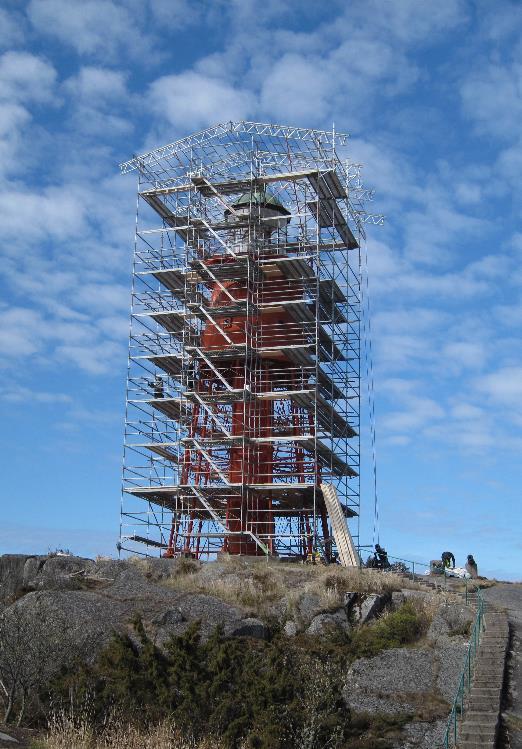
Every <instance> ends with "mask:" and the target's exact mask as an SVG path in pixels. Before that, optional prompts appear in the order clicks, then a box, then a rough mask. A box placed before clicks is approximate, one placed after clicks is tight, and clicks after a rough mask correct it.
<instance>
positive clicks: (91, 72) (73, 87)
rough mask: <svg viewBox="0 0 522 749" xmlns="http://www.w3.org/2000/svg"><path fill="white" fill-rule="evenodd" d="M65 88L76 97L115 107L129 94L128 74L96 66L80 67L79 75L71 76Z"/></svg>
mask: <svg viewBox="0 0 522 749" xmlns="http://www.w3.org/2000/svg"><path fill="white" fill-rule="evenodd" d="M64 87H65V89H66V90H67V92H68V93H69V94H71V95H73V96H74V97H75V98H76V99H80V100H82V101H88V102H90V103H94V104H95V105H98V104H99V103H103V104H106V105H108V106H112V107H115V106H116V105H117V104H118V103H120V102H121V100H122V99H125V98H126V97H127V95H128V93H127V86H126V76H125V75H124V73H122V72H121V71H116V70H110V69H108V68H100V67H94V66H84V67H82V68H80V71H79V72H78V74H77V75H75V76H73V77H72V78H69V79H68V80H67V81H66V82H65V84H64Z"/></svg>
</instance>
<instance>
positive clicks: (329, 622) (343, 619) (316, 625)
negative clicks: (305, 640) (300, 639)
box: [306, 609, 351, 635]
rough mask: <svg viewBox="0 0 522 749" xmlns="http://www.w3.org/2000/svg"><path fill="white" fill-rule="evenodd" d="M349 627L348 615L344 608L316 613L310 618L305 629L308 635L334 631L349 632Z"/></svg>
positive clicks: (325, 633)
mask: <svg viewBox="0 0 522 749" xmlns="http://www.w3.org/2000/svg"><path fill="white" fill-rule="evenodd" d="M350 629H351V627H350V623H349V621H348V616H347V615H346V611H345V610H344V609H338V610H337V611H333V612H332V613H330V614H318V615H317V616H314V618H313V619H312V621H311V623H310V626H309V627H308V629H307V630H306V634H308V635H327V634H330V633H331V632H334V631H336V630H337V631H339V630H340V631H342V632H349V631H350Z"/></svg>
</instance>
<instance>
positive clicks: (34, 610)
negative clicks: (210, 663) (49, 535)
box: [1, 555, 269, 669]
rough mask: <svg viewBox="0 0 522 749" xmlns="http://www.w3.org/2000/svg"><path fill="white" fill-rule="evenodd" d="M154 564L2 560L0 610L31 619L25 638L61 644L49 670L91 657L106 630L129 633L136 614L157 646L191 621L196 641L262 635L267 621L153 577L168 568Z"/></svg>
mask: <svg viewBox="0 0 522 749" xmlns="http://www.w3.org/2000/svg"><path fill="white" fill-rule="evenodd" d="M155 561H157V562H158V564H155V565H153V570H152V572H151V570H150V569H149V568H148V566H147V565H146V564H145V565H139V564H135V563H131V562H116V561H114V560H107V561H101V562H94V561H93V560H89V559H82V558H79V557H66V556H63V557H62V556H53V557H29V556H23V555H10V556H9V557H8V558H7V559H6V557H2V563H3V564H2V567H1V572H2V577H1V582H2V587H1V596H2V599H3V600H4V601H5V602H8V603H7V607H6V608H5V611H6V612H7V613H9V615H10V616H11V618H12V621H13V622H15V621H16V619H17V617H18V618H20V617H23V620H24V622H31V623H34V624H32V625H31V626H34V633H32V634H31V633H30V632H29V633H28V635H27V636H29V637H30V638H36V637H39V638H42V637H44V638H46V639H47V640H49V641H50V642H51V641H53V642H58V641H59V642H61V643H62V644H63V647H62V648H61V650H60V658H59V662H57V663H56V667H57V669H58V668H59V667H60V666H65V665H68V664H70V663H72V662H73V661H74V660H75V659H76V658H77V657H86V658H87V659H88V660H94V659H95V658H96V656H97V655H98V653H99V652H100V651H101V650H102V649H103V648H104V646H105V645H106V644H107V643H108V642H109V640H110V639H111V637H112V635H113V633H114V632H121V633H129V634H132V633H133V627H132V622H133V620H134V619H135V618H136V617H137V616H139V617H140V618H141V619H142V621H143V623H144V626H145V629H146V631H147V632H148V634H149V635H150V636H151V637H152V638H153V640H154V641H155V642H156V644H157V645H158V646H159V647H163V646H164V645H165V644H166V642H167V641H168V640H169V638H170V637H172V636H173V635H179V634H182V633H183V632H184V631H185V630H186V629H187V628H188V627H189V626H190V625H191V624H193V623H194V622H198V623H199V628H200V634H201V637H202V639H204V640H205V639H207V638H208V637H210V635H211V634H212V633H213V632H214V630H215V629H216V627H217V626H220V627H221V628H222V629H223V632H224V634H225V635H226V636H230V637H251V638H257V639H265V638H267V637H268V634H269V629H268V627H267V625H266V624H265V623H264V622H262V621H261V620H259V619H256V618H253V617H252V616H251V615H250V614H249V612H247V611H246V610H244V609H243V608H241V607H240V606H233V605H231V604H229V603H226V602H224V601H222V600H220V599H219V598H215V597H213V596H210V595H205V594H200V593H194V592H183V591H180V590H176V589H174V588H169V587H168V586H166V585H161V584H158V582H155V581H154V580H162V579H163V578H167V577H171V576H172V575H173V571H174V572H175V571H176V565H175V564H173V563H172V562H171V561H170V560H155ZM164 562H166V564H163V563H164ZM169 562H170V563H169ZM151 578H154V580H153V579H151ZM9 602H10V603H9Z"/></svg>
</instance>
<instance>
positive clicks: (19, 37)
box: [0, 8, 24, 49]
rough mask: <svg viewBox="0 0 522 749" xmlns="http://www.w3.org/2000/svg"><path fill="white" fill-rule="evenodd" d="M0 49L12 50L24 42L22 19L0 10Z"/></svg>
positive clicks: (3, 9) (2, 9)
mask: <svg viewBox="0 0 522 749" xmlns="http://www.w3.org/2000/svg"><path fill="white" fill-rule="evenodd" d="M0 29H2V33H1V34H0V47H2V48H6V49H7V48H12V47H14V46H16V45H17V44H21V43H22V42H23V40H24V31H23V19H22V18H20V17H19V16H17V15H16V14H15V13H9V12H8V11H7V10H6V9H5V8H0Z"/></svg>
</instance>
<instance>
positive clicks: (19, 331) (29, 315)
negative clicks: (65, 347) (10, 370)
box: [0, 307, 43, 366]
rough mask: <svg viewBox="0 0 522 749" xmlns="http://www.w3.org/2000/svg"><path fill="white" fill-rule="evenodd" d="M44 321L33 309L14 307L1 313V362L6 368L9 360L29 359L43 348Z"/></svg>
mask: <svg viewBox="0 0 522 749" xmlns="http://www.w3.org/2000/svg"><path fill="white" fill-rule="evenodd" d="M42 331H43V320H42V317H41V315H40V314H39V313H38V312H36V311H35V310H32V309H27V308H22V307H12V308H11V309H8V310H3V311H0V352H1V356H0V361H1V362H2V364H3V366H6V365H7V363H8V360H9V359H12V358H18V357H22V358H25V357H28V356H31V355H32V354H35V353H37V352H38V351H39V350H40V349H41V347H42V337H41V334H42Z"/></svg>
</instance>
